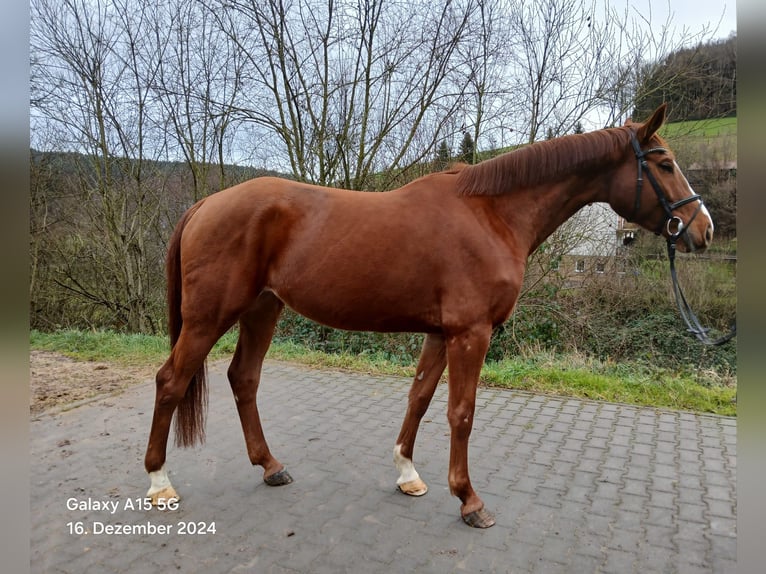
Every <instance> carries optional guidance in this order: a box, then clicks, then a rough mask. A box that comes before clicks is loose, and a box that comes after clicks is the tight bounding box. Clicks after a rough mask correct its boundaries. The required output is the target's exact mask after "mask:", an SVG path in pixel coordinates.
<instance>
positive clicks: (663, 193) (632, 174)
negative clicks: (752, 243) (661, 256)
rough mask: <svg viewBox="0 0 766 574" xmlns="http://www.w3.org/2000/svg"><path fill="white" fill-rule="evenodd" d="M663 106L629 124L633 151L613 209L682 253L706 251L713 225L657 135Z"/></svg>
mask: <svg viewBox="0 0 766 574" xmlns="http://www.w3.org/2000/svg"><path fill="white" fill-rule="evenodd" d="M665 109H666V105H665V104H663V105H661V106H660V107H659V108H657V110H656V111H655V112H654V114H652V117H651V118H649V119H648V120H647V121H646V122H644V123H642V124H636V123H631V122H628V123H627V124H626V127H627V128H628V129H629V131H630V134H631V146H632V147H631V149H630V153H629V156H628V157H629V159H628V161H627V162H626V165H624V166H622V167H621V168H620V170H619V174H620V184H619V185H617V186H615V188H614V192H615V196H613V201H612V205H613V207H614V208H615V210H616V211H617V212H618V213H619V214H620V215H622V216H623V217H625V218H626V219H628V221H632V222H635V223H638V224H639V225H641V227H644V228H646V229H649V230H650V231H653V232H655V233H657V234H658V235H663V236H664V237H665V238H666V239H668V240H677V246H678V250H679V251H702V250H704V249H705V248H707V247H708V245H710V242H711V241H712V240H713V221H712V219H711V218H710V213H708V210H707V209H706V208H705V205H704V204H703V203H702V198H701V197H700V196H699V195H697V194H695V193H694V190H692V188H691V186H690V185H689V182H688V181H687V180H686V177H684V174H683V173H682V172H681V169H680V168H679V167H678V164H677V163H676V160H675V156H674V154H673V152H672V151H671V150H670V148H668V146H667V144H666V142H665V141H664V140H663V139H662V138H661V137H660V136H659V135H658V134H657V130H659V129H660V127H662V124H663V122H664V121H665Z"/></svg>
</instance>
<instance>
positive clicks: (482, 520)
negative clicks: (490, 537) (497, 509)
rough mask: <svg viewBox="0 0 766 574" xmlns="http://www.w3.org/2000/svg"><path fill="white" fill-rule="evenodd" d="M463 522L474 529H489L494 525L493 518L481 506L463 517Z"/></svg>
mask: <svg viewBox="0 0 766 574" xmlns="http://www.w3.org/2000/svg"><path fill="white" fill-rule="evenodd" d="M463 522H465V523H466V524H467V525H468V526H473V527H474V528H489V527H490V526H492V525H493V524H495V517H494V516H492V513H491V512H490V511H488V510H486V509H485V508H484V507H483V506H482V507H481V508H480V509H479V510H474V511H473V512H469V513H468V514H466V515H464V516H463Z"/></svg>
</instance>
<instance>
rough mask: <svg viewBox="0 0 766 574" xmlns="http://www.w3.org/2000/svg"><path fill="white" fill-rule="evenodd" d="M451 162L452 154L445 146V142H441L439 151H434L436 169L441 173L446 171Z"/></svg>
mask: <svg viewBox="0 0 766 574" xmlns="http://www.w3.org/2000/svg"><path fill="white" fill-rule="evenodd" d="M451 161H452V152H451V151H450V149H449V146H448V145H447V142H446V140H442V143H441V144H439V149H437V150H436V169H437V170H439V171H441V170H443V169H446V168H447V166H448V165H449V164H450V162H451Z"/></svg>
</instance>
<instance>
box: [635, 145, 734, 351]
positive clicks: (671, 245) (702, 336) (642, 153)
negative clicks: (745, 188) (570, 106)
mask: <svg viewBox="0 0 766 574" xmlns="http://www.w3.org/2000/svg"><path fill="white" fill-rule="evenodd" d="M630 143H631V145H632V146H633V151H634V152H635V154H636V161H637V162H638V179H637V180H636V199H635V202H634V204H633V213H632V215H631V217H630V219H629V220H628V221H635V219H636V217H637V216H638V212H639V210H640V209H641V191H642V187H643V185H644V179H643V173H644V172H646V177H647V178H649V182H650V183H651V184H652V188H653V189H654V193H656V194H657V199H658V200H659V202H660V205H661V206H662V209H663V211H664V212H665V219H664V221H663V222H662V223H660V225H659V226H658V227H657V229H655V230H654V233H655V234H657V235H661V234H662V232H663V228H664V230H665V231H667V233H668V239H667V244H668V259H669V260H670V277H671V279H672V280H673V293H674V294H675V297H676V304H677V306H678V311H679V313H680V314H681V318H682V319H683V320H684V323H686V327H687V330H688V331H689V332H690V333H692V334H693V335H694V336H695V337H697V339H698V340H699V341H700V342H702V343H703V344H705V345H722V344H724V343H726V342H727V341H729V340H730V339H732V338H733V337H734V336H735V335H736V334H737V324H736V322H735V323H734V324H733V325H732V328H731V331H730V332H729V333H727V334H726V335H724V336H723V337H720V338H718V339H711V338H710V337H708V332H709V331H710V328H709V327H703V326H702V324H701V323H700V321H699V319H698V318H697V316H696V315H695V314H694V311H692V309H691V307H690V306H689V303H688V302H687V301H686V297H684V294H683V291H681V286H680V285H679V283H678V275H677V273H676V264H675V261H676V242H677V241H678V239H679V238H680V237H681V236H682V235H683V234H684V233H686V230H687V229H688V228H689V226H690V225H691V223H692V221H694V218H695V217H697V214H698V213H699V212H700V210H701V209H702V205H703V203H702V197H700V196H699V195H697V194H696V193H692V195H690V196H689V197H685V198H684V199H680V200H678V201H676V202H674V203H670V201H668V197H667V196H666V195H665V192H664V191H663V190H662V186H660V182H658V181H657V178H656V177H654V174H653V173H652V172H651V171H649V167H648V164H647V162H646V156H647V155H649V154H650V153H667V151H668V150H667V149H665V148H664V147H653V148H650V149H648V150H642V149H641V146H640V144H639V143H638V140H637V139H636V134H635V133H632V132H631V135H630ZM693 201H699V205H698V206H697V209H696V210H695V211H694V213H693V214H692V216H691V218H690V219H689V221H688V222H687V223H686V224H685V225H684V222H683V220H682V219H681V218H680V217H678V216H677V215H673V212H674V211H675V210H676V209H678V208H679V207H682V206H684V205H686V204H687V203H691V202H693ZM687 237H688V236H687ZM689 246H690V248H691V242H689Z"/></svg>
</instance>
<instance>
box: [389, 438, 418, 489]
mask: <svg viewBox="0 0 766 574" xmlns="http://www.w3.org/2000/svg"><path fill="white" fill-rule="evenodd" d="M394 464H395V465H396V468H397V470H398V471H399V478H398V479H396V484H398V485H402V484H405V483H407V482H412V481H414V480H418V479H419V478H420V475H419V474H418V471H417V470H415V465H414V464H412V460H410V459H409V458H407V457H406V456H404V455H403V454H402V445H400V444H398V445H396V446H395V447H394Z"/></svg>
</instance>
